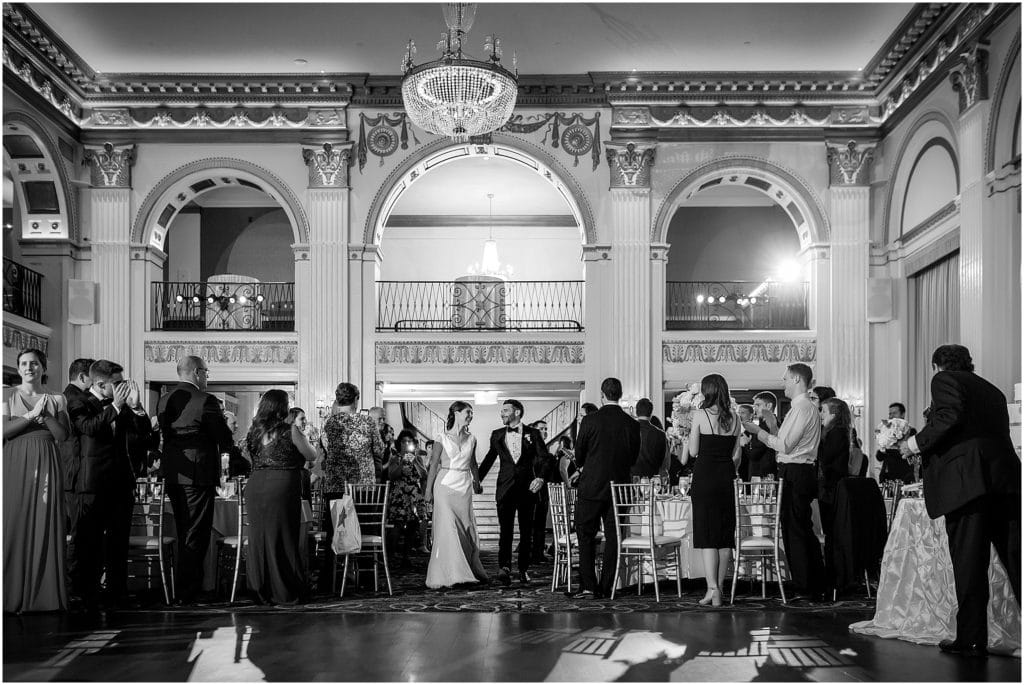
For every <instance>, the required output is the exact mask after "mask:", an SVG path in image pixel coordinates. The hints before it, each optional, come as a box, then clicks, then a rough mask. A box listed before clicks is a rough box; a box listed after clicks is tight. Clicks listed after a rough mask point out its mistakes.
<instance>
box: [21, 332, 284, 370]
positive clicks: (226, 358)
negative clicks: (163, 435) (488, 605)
mask: <svg viewBox="0 0 1024 685" xmlns="http://www.w3.org/2000/svg"><path fill="white" fill-rule="evenodd" d="M5 335H6V333H5ZM298 347H299V344H298V343H297V342H294V341H290V340H280V341H272V342H258V343H257V342H245V341H227V342H217V343H195V342H185V341H181V342H158V343H153V342H147V343H146V348H145V360H146V362H147V363H152V364H177V363H178V360H179V359H181V358H182V357H184V356H186V355H196V356H199V357H202V358H203V359H205V360H206V362H207V363H208V364H261V365H281V364H283V365H286V366H295V365H296V364H297V358H298Z"/></svg>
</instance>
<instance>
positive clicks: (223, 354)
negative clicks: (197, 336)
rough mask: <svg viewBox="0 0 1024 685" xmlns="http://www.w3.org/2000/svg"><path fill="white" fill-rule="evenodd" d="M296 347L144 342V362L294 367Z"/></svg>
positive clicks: (288, 344) (247, 342)
mask: <svg viewBox="0 0 1024 685" xmlns="http://www.w3.org/2000/svg"><path fill="white" fill-rule="evenodd" d="M298 352H299V344H298V343H297V342H295V341H294V340H267V341H263V340H261V341H259V342H255V341H252V340H237V341H235V340H232V341H218V342H215V343H214V342H194V341H188V340H182V341H161V342H146V344H145V351H144V358H145V360H146V362H147V363H150V364H172V363H177V362H178V360H179V359H181V358H182V357H184V356H186V355H196V356H199V357H202V358H203V359H204V360H206V363H207V364H225V365H243V364H244V365H259V366H288V367H296V366H298Z"/></svg>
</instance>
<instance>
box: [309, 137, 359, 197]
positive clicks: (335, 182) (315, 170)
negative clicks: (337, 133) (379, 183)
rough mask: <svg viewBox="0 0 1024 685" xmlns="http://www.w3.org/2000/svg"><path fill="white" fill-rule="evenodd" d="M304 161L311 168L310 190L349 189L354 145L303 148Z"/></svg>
mask: <svg viewBox="0 0 1024 685" xmlns="http://www.w3.org/2000/svg"><path fill="white" fill-rule="evenodd" d="M302 161H303V162H305V164H306V166H307V167H309V187H310V188H348V187H349V185H348V167H349V165H350V164H351V161H352V143H350V142H349V143H324V144H323V145H317V146H309V145H303V146H302Z"/></svg>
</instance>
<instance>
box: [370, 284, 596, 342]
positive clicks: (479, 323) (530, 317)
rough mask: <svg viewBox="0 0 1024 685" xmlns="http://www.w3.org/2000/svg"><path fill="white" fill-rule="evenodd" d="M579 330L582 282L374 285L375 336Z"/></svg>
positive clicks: (580, 328) (581, 316)
mask: <svg viewBox="0 0 1024 685" xmlns="http://www.w3.org/2000/svg"><path fill="white" fill-rule="evenodd" d="M537 329H546V330H573V331H582V330H583V281H504V280H501V279H497V278H494V279H489V278H485V277H480V278H476V279H473V280H468V279H467V280H462V279H460V280H457V281H454V282H453V281H378V283H377V330H378V331H389V330H391V331H401V330H439V331H454V330H460V331H461V330H479V331H494V330H537Z"/></svg>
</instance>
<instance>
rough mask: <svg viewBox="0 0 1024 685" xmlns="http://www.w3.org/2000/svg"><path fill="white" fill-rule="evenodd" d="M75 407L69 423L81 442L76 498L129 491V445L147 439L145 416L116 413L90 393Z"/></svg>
mask: <svg viewBox="0 0 1024 685" xmlns="http://www.w3.org/2000/svg"><path fill="white" fill-rule="evenodd" d="M84 395H85V397H84V398H82V399H79V400H78V401H76V403H75V408H74V409H73V410H72V411H71V412H70V414H71V423H72V425H73V426H74V427H75V431H76V432H77V433H78V434H79V436H80V440H81V460H80V462H81V470H80V471H79V474H78V478H77V479H76V482H75V492H76V493H78V494H96V493H105V492H111V491H124V490H131V489H132V488H133V487H134V486H135V475H136V474H135V470H134V468H133V466H132V461H131V452H130V449H129V448H130V444H131V443H132V441H135V440H139V439H140V436H143V439H144V437H148V436H149V434H150V432H151V431H152V428H151V426H150V423H149V416H147V415H146V414H145V413H143V414H141V415H140V414H136V413H135V412H134V411H132V410H131V409H129V408H128V406H127V405H125V406H123V407H121V410H120V411H118V410H117V409H115V408H114V405H113V403H112V402H104V401H102V400H100V399H99V398H98V397H96V396H95V395H93V394H92V393H84Z"/></svg>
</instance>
